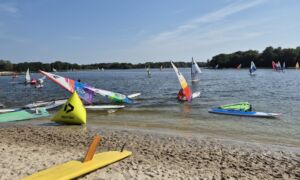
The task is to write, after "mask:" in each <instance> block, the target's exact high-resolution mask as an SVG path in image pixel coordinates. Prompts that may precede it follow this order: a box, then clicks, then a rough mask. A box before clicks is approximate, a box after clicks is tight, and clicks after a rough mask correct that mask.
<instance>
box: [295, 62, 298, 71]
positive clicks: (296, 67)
mask: <svg viewBox="0 0 300 180" xmlns="http://www.w3.org/2000/svg"><path fill="white" fill-rule="evenodd" d="M295 69H297V70H298V69H299V62H297V63H296V66H295Z"/></svg>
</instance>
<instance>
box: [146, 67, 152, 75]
mask: <svg viewBox="0 0 300 180" xmlns="http://www.w3.org/2000/svg"><path fill="white" fill-rule="evenodd" d="M146 71H147V75H148V78H151V72H150V66H149V67H148V68H147V70H146Z"/></svg>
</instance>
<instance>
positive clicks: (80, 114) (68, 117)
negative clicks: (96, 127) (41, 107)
mask: <svg viewBox="0 0 300 180" xmlns="http://www.w3.org/2000/svg"><path fill="white" fill-rule="evenodd" d="M52 121H55V122H61V123H66V124H86V110H85V108H84V105H83V104H82V101H81V100H80V97H79V96H78V94H77V93H76V91H74V93H73V94H72V96H71V97H70V98H69V99H68V101H67V102H66V103H65V105H64V106H63V107H62V108H61V109H60V110H59V112H58V113H57V114H56V115H55V116H54V117H53V118H52Z"/></svg>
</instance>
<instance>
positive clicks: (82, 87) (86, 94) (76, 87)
mask: <svg viewBox="0 0 300 180" xmlns="http://www.w3.org/2000/svg"><path fill="white" fill-rule="evenodd" d="M40 73H42V74H43V75H45V76H46V77H47V78H48V79H50V80H51V81H53V82H54V83H56V84H58V85H60V86H61V87H62V88H64V89H66V90H67V91H69V92H70V93H74V91H76V92H77V94H78V95H79V97H80V98H81V99H83V100H84V101H86V102H87V103H92V98H93V95H94V94H95V93H96V94H100V95H101V96H104V97H106V98H107V99H109V100H110V101H113V102H118V103H132V102H133V100H132V99H131V98H129V97H127V96H126V95H123V94H120V93H115V92H111V91H107V90H103V89H97V88H94V87H92V86H90V85H88V84H84V83H81V82H78V81H74V80H73V79H69V78H65V77H62V76H58V75H55V74H52V73H48V72H45V71H41V70H40Z"/></svg>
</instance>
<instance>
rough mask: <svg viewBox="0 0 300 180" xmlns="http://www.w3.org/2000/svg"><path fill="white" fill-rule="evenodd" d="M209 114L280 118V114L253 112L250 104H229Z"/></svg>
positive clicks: (211, 110) (214, 109) (213, 109)
mask: <svg viewBox="0 0 300 180" xmlns="http://www.w3.org/2000/svg"><path fill="white" fill-rule="evenodd" d="M208 112H209V113H215V114H224V115H232V116H249V117H264V118H276V117H278V116H280V115H281V114H280V113H267V112H256V111H253V110H252V105H251V104H250V103H248V102H242V103H236V104H227V105H223V106H219V107H216V108H212V109H210V110H209V111H208Z"/></svg>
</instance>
